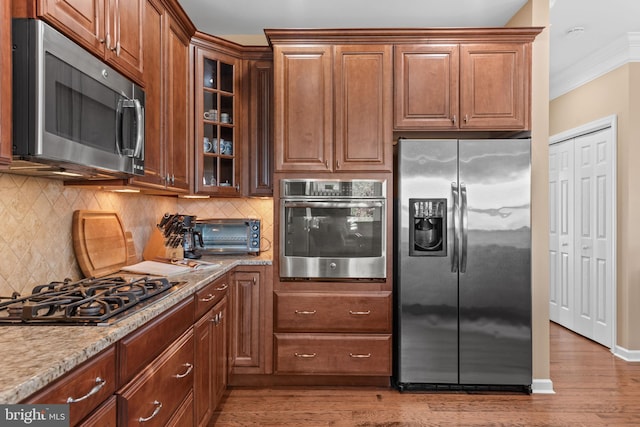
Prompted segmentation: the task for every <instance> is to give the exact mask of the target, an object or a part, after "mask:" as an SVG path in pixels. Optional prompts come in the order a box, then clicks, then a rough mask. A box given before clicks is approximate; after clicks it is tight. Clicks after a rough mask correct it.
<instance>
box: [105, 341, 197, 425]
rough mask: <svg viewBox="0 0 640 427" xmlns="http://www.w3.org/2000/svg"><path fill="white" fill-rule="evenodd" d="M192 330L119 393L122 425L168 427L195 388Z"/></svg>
mask: <svg viewBox="0 0 640 427" xmlns="http://www.w3.org/2000/svg"><path fill="white" fill-rule="evenodd" d="M193 346H194V344H193V330H192V329H189V331H188V332H187V333H185V334H184V335H183V336H181V337H180V338H179V339H178V340H176V342H174V343H173V344H172V345H171V346H170V347H169V348H167V350H166V351H165V352H163V353H162V354H161V355H160V356H158V358H157V359H155V360H154V361H153V363H151V364H150V365H149V366H148V367H147V368H146V369H145V370H144V371H142V372H141V373H140V374H139V375H138V376H137V377H136V378H134V380H133V381H132V382H131V383H129V384H128V385H127V386H125V387H124V388H123V389H122V390H120V391H119V392H118V395H119V397H118V412H119V414H120V417H119V419H120V422H121V423H122V424H123V425H138V424H140V423H141V420H146V421H143V422H144V425H145V426H165V425H166V424H167V420H169V418H170V417H171V416H172V415H173V414H174V412H175V411H176V408H177V407H178V405H180V403H181V402H182V401H183V400H184V399H185V397H186V396H187V394H189V392H190V391H191V390H192V389H193V372H192V370H193V365H194V355H193Z"/></svg>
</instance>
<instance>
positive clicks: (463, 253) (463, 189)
mask: <svg viewBox="0 0 640 427" xmlns="http://www.w3.org/2000/svg"><path fill="white" fill-rule="evenodd" d="M460 195H461V199H462V203H461V207H460V211H461V215H462V218H461V222H460V224H461V225H460V228H461V230H460V231H461V232H462V242H461V244H460V249H461V250H460V273H466V272H467V236H468V230H467V186H466V185H465V183H464V182H461V183H460Z"/></svg>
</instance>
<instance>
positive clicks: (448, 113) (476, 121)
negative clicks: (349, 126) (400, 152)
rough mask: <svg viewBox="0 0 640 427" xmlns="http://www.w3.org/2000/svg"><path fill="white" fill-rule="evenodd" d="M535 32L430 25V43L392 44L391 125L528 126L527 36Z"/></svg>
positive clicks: (427, 127) (400, 127) (520, 128)
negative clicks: (434, 27)
mask: <svg viewBox="0 0 640 427" xmlns="http://www.w3.org/2000/svg"><path fill="white" fill-rule="evenodd" d="M538 32H539V29H538V28H531V29H513V28H511V29H509V28H506V29H500V30H478V31H477V33H476V34H470V33H468V32H465V31H464V30H457V31H454V30H452V31H451V32H447V31H442V32H441V33H438V32H436V30H434V32H433V34H431V33H430V35H431V39H430V40H429V43H424V42H422V43H413V44H411V43H407V44H398V45H396V46H395V51H394V72H395V77H394V79H395V81H394V91H395V93H394V109H395V111H394V128H395V129H396V130H426V131H430V130H436V131H439V130H446V131H526V130H529V129H530V126H531V125H530V103H531V101H530V98H531V95H530V94H531V42H532V41H533V38H534V37H535V35H536V34H537V33H538ZM456 38H457V39H459V42H456ZM440 39H441V40H442V42H440V41H439V40H440ZM405 41H406V40H405Z"/></svg>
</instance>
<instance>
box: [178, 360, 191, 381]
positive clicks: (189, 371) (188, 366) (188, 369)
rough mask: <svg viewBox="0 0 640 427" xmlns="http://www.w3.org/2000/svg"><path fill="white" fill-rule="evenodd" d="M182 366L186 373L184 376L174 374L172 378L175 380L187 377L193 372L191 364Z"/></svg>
mask: <svg viewBox="0 0 640 427" xmlns="http://www.w3.org/2000/svg"><path fill="white" fill-rule="evenodd" d="M182 366H184V367H185V368H187V371H186V372H185V373H184V374H176V375H174V377H176V378H184V377H186V376H187V375H189V374H190V373H191V371H193V365H192V364H191V363H185V364H184V365H182Z"/></svg>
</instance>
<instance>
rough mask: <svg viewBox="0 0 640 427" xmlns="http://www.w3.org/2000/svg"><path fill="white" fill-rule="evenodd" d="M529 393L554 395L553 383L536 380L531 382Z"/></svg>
mask: <svg viewBox="0 0 640 427" xmlns="http://www.w3.org/2000/svg"><path fill="white" fill-rule="evenodd" d="M531 392H532V393H534V394H556V392H555V391H553V381H551V380H536V379H534V380H533V381H532V382H531Z"/></svg>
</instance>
